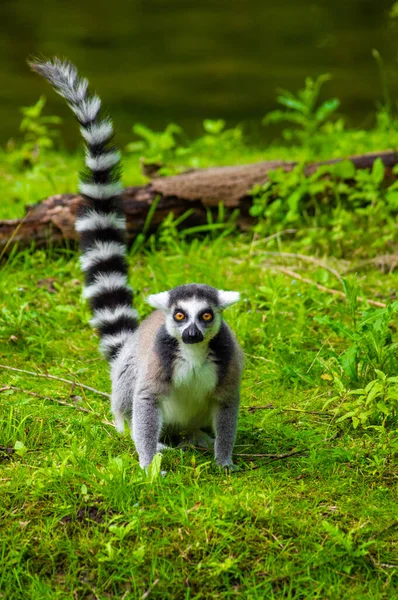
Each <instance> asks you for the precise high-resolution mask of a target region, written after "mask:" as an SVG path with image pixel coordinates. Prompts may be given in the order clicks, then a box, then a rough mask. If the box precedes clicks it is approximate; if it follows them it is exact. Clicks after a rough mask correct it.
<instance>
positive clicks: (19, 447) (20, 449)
mask: <svg viewBox="0 0 398 600" xmlns="http://www.w3.org/2000/svg"><path fill="white" fill-rule="evenodd" d="M14 450H15V452H16V454H18V455H19V456H25V454H26V453H27V451H28V449H27V447H26V446H25V444H24V443H23V442H21V441H20V440H17V441H16V442H15V444H14Z"/></svg>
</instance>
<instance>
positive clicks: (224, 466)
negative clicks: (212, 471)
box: [217, 460, 240, 473]
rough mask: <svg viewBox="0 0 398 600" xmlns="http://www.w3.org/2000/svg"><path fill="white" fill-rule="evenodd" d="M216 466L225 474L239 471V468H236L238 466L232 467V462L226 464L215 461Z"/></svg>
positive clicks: (225, 462)
mask: <svg viewBox="0 0 398 600" xmlns="http://www.w3.org/2000/svg"><path fill="white" fill-rule="evenodd" d="M217 466H218V467H219V468H220V469H222V470H223V471H224V472H226V473H233V472H235V471H239V469H240V467H238V465H234V463H233V462H232V461H228V462H227V461H220V460H217Z"/></svg>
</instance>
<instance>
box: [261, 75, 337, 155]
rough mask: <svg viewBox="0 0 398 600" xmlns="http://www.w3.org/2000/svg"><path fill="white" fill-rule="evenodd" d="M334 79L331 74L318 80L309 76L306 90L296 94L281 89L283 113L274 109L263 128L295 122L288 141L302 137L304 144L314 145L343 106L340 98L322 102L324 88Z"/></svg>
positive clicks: (280, 99) (268, 115) (265, 119)
mask: <svg viewBox="0 0 398 600" xmlns="http://www.w3.org/2000/svg"><path fill="white" fill-rule="evenodd" d="M330 79H331V76H330V75H329V74H327V73H326V74H324V75H320V76H319V77H317V78H316V79H312V78H311V77H307V78H306V80H305V87H304V88H303V89H301V90H299V91H298V92H297V94H294V93H293V92H289V91H288V90H284V89H280V90H279V92H278V96H277V102H278V103H279V104H281V105H282V106H283V107H284V108H283V110H280V109H279V110H273V111H272V112H270V113H268V114H267V115H266V116H265V117H264V119H263V125H269V124H271V123H274V124H279V123H282V122H284V121H287V122H288V123H291V124H292V125H293V126H294V127H295V128H294V129H285V130H284V131H283V136H284V138H285V139H287V140H292V139H294V138H298V139H299V140H300V141H301V142H302V143H303V144H304V145H308V146H310V145H311V144H313V142H314V137H313V136H314V134H316V133H318V132H319V130H320V129H321V127H322V125H324V124H325V123H326V122H327V121H328V120H329V119H330V117H331V116H332V115H333V113H334V112H336V110H337V109H338V107H339V106H340V101H339V100H338V99H337V98H331V99H330V100H326V101H325V102H322V103H321V104H320V103H319V96H320V93H321V89H322V87H323V85H324V84H325V83H326V82H327V81H329V80H330Z"/></svg>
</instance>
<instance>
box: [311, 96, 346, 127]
mask: <svg viewBox="0 0 398 600" xmlns="http://www.w3.org/2000/svg"><path fill="white" fill-rule="evenodd" d="M339 106H340V100H338V99H337V98H331V99H330V100H326V102H324V103H323V104H321V106H320V107H319V108H318V110H317V111H316V113H315V119H316V120H317V121H318V123H323V121H325V120H326V119H327V118H328V117H330V115H331V114H332V113H334V112H335V111H336V110H337V109H338V107H339Z"/></svg>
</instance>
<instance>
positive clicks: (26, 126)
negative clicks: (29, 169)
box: [15, 96, 62, 166]
mask: <svg viewBox="0 0 398 600" xmlns="http://www.w3.org/2000/svg"><path fill="white" fill-rule="evenodd" d="M45 105H46V98H45V96H40V98H39V99H38V101H37V102H36V104H33V105H32V106H24V107H22V108H21V109H20V110H21V112H22V114H23V119H22V121H21V124H20V126H19V128H20V130H21V131H22V133H23V134H24V138H23V143H22V145H21V147H20V148H18V149H16V150H15V156H16V157H17V160H18V162H21V163H22V164H23V166H32V165H34V164H36V163H37V162H38V161H39V158H40V156H41V155H42V154H43V153H44V152H45V151H48V150H52V149H53V148H54V143H55V140H56V138H58V137H59V130H58V129H55V128H54V127H53V126H57V125H60V124H61V123H62V119H61V117H57V116H55V115H53V116H43V115H42V112H43V109H44V107H45Z"/></svg>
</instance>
